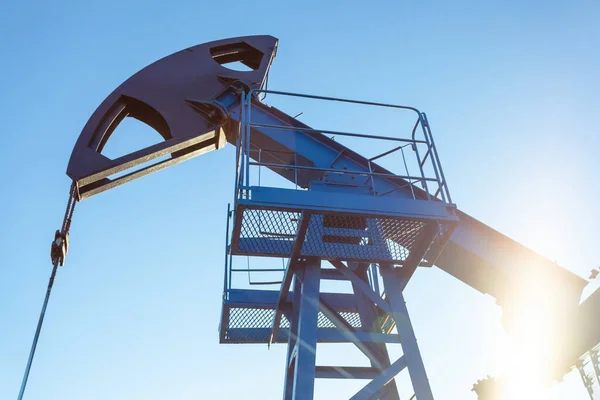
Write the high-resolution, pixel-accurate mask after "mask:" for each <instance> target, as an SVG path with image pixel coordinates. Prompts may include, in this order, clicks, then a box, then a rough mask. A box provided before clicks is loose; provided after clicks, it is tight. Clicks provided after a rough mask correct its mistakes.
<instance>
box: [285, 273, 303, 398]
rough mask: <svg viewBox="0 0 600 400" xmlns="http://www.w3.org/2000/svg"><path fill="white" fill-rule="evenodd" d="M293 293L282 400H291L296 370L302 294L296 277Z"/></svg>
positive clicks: (300, 285) (300, 284) (299, 282)
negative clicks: (295, 352) (299, 311)
mask: <svg viewBox="0 0 600 400" xmlns="http://www.w3.org/2000/svg"><path fill="white" fill-rule="evenodd" d="M293 285H294V291H293V295H292V296H293V297H292V298H293V304H292V312H291V313H290V315H291V318H290V333H289V336H288V348H287V358H286V360H285V368H286V374H285V383H284V387H283V400H291V399H292V395H293V392H294V372H295V370H296V355H295V354H294V351H295V349H296V343H297V338H298V310H299V307H300V296H301V294H302V282H301V281H300V279H298V276H295V277H294V283H293Z"/></svg>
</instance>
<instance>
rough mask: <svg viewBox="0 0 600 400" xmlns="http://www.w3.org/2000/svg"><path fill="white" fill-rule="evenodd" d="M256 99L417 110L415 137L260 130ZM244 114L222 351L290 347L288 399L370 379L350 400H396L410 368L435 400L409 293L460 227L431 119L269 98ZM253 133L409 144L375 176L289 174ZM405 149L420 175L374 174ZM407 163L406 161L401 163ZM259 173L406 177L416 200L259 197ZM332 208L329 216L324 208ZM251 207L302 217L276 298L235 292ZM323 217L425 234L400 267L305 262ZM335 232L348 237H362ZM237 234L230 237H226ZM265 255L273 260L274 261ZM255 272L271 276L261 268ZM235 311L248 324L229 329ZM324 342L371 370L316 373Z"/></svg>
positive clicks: (293, 193) (248, 104) (348, 260)
mask: <svg viewBox="0 0 600 400" xmlns="http://www.w3.org/2000/svg"><path fill="white" fill-rule="evenodd" d="M258 93H272V94H279V95H286V96H298V97H306V98H313V99H320V100H326V101H341V102H348V103H357V104H364V105H371V106H380V107H391V108H397V109H402V110H410V111H414V112H416V113H417V116H418V118H417V121H416V123H415V125H414V128H413V129H412V132H411V137H410V138H408V139H406V138H394V137H385V136H375V135H365V134H356V133H344V132H337V131H323V130H316V129H312V128H303V127H300V128H299V127H297V126H294V127H293V128H292V127H289V126H279V125H273V124H265V123H253V122H252V120H251V113H252V111H251V110H252V107H253V104H252V100H253V98H254V97H255V96H256V95H257V94H258ZM239 112H240V114H239V121H240V125H239V127H240V128H239V129H240V132H239V135H238V140H237V146H236V147H237V150H236V171H235V197H234V207H233V210H231V209H230V208H228V213H227V214H228V218H227V238H226V241H227V246H226V249H225V250H226V251H225V253H226V254H225V260H226V262H225V273H224V302H223V314H222V320H221V328H220V331H221V342H223V343H268V344H269V345H270V344H272V343H285V342H287V345H288V351H287V359H286V374H285V384H284V399H285V400H288V399H289V400H292V399H294V400H298V399H312V398H313V395H314V381H315V379H364V380H368V383H367V384H366V385H365V386H364V387H363V388H362V389H361V390H360V391H359V392H357V393H356V394H355V395H354V396H353V397H352V399H356V400H358V399H386V400H388V399H399V395H398V391H397V388H396V384H395V381H394V377H395V376H396V375H397V374H399V373H400V372H401V371H403V370H404V369H406V370H407V371H408V374H409V377H410V380H411V382H412V386H413V390H414V396H413V398H416V399H417V400H431V399H433V394H432V392H431V388H430V386H429V381H428V378H427V374H426V372H425V366H424V362H423V360H422V358H421V355H420V351H419V348H418V345H417V341H416V337H415V333H414V330H413V327H412V324H411V322H410V318H409V315H408V310H407V308H406V304H405V301H404V297H403V294H402V292H403V290H404V288H405V287H406V284H407V283H408V281H409V280H410V278H411V276H412V274H413V273H414V272H415V270H416V268H417V267H418V266H419V265H420V264H421V262H422V260H423V256H424V255H425V254H426V252H427V251H428V250H429V249H430V247H431V246H432V243H433V242H434V240H435V239H436V238H437V235H439V231H440V223H447V224H449V225H448V226H449V228H448V229H449V231H450V233H451V230H452V229H453V227H454V225H453V224H455V223H456V222H457V218H456V215H455V214H454V211H453V209H454V205H453V204H450V203H449V202H450V201H451V198H450V193H449V191H448V187H447V184H446V181H445V178H444V175H443V171H442V169H441V165H440V163H439V157H438V154H437V150H436V149H435V144H434V142H433V137H432V136H431V130H430V128H429V124H428V122H427V118H426V116H425V114H424V113H421V112H419V111H418V110H417V109H414V108H412V107H404V106H394V105H388V104H381V103H372V102H362V101H354V100H346V99H337V98H330V97H322V96H311V95H299V94H294V93H287V92H277V91H265V90H253V91H250V92H249V93H247V94H244V93H243V94H242V101H241V105H240V111H239ZM419 127H421V132H423V135H424V139H417V138H416V132H417V129H418V128H419ZM252 128H260V129H280V130H282V131H285V130H292V129H293V130H297V131H301V132H304V133H306V132H311V131H312V132H320V133H333V134H336V135H347V136H354V137H362V138H365V139H377V140H387V141H391V142H401V143H403V145H400V146H397V147H395V148H393V149H391V150H389V151H386V152H384V153H382V154H380V155H378V156H375V157H373V158H371V159H369V160H368V168H369V170H368V171H364V170H362V171H361V170H356V171H353V170H348V169H336V168H320V167H315V166H301V165H297V164H296V162H295V155H294V163H293V164H292V165H290V164H277V163H268V162H262V161H261V159H260V149H259V150H258V155H257V153H256V151H255V150H253V149H251V146H250V136H251V131H252ZM406 144H408V145H411V146H412V148H413V150H414V151H415V153H416V157H417V161H418V163H419V170H420V176H410V175H405V176H401V175H395V174H392V173H382V172H374V170H373V169H372V164H371V162H372V161H374V160H376V159H378V158H380V157H383V156H386V155H389V154H391V153H394V152H397V151H401V152H403V147H404V146H405V145H406ZM417 145H426V146H427V151H426V153H425V155H424V156H423V157H421V155H420V154H419V151H418V146H417ZM253 151H254V154H253ZM251 158H254V159H255V160H256V159H257V158H258V161H252V160H251ZM428 159H429V162H430V163H431V164H432V167H433V171H434V175H435V176H434V177H427V176H425V173H424V170H423V166H424V164H425V163H426V162H427V160H428ZM403 161H404V162H406V161H405V159H404V157H403ZM373 165H374V164H373ZM253 166H256V167H258V168H259V170H260V167H263V166H264V167H267V168H270V169H273V170H275V169H277V168H287V169H293V170H294V171H295V172H294V181H295V183H296V185H297V184H298V179H297V176H298V171H302V170H311V171H319V172H329V173H335V174H340V175H341V174H357V175H362V176H366V177H367V179H371V180H372V181H374V180H375V179H381V178H383V179H389V178H393V179H398V178H400V179H403V180H405V181H406V182H408V185H407V186H405V187H402V188H401V189H404V190H405V191H409V192H410V193H411V194H412V196H409V198H406V197H402V196H400V197H398V196H391V197H390V196H386V195H387V194H390V193H391V192H389V193H383V194H380V195H379V196H372V195H364V194H362V193H358V194H352V193H346V194H342V195H340V194H339V193H337V194H336V193H334V192H328V188H327V187H326V188H324V189H320V190H318V191H316V190H315V191H313V190H308V191H306V190H286V189H277V188H260V187H256V186H251V185H250V167H253ZM417 182H420V183H421V186H422V188H423V189H424V191H425V194H426V196H425V197H426V198H424V199H423V198H417V196H415V191H413V189H412V185H413V183H417ZM428 182H429V183H431V182H435V183H436V184H437V191H435V192H434V193H430V189H429V188H428V186H427V183H428ZM373 184H374V183H373ZM322 190H324V191H322ZM313 192H314V193H313ZM438 195H439V196H440V197H439V198H438ZM336 196H337V197H336ZM340 196H343V197H340ZM334 199H341V201H340V200H336V201H334ZM328 206H330V208H327V207H328ZM247 207H255V208H258V209H260V210H275V211H276V212H279V211H277V210H297V211H298V212H299V215H300V218H299V220H298V223H297V228H296V232H295V234H294V235H293V244H292V245H291V247H290V250H289V254H287V256H288V257H287V258H288V263H287V266H286V268H285V269H283V270H279V271H282V272H283V278H282V280H281V281H280V282H267V283H268V284H273V283H278V284H280V288H279V290H278V291H275V290H250V289H235V288H233V287H232V273H233V272H247V270H244V269H236V268H233V266H232V256H233V254H234V251H235V249H236V248H238V247H239V240H240V226H241V224H242V220H241V218H242V217H241V216H242V214H243V212H244V209H245V208H247ZM320 212H321V213H323V212H325V213H331V212H333V213H334V214H329V215H341V216H342V217H343V216H345V215H356V216H358V217H359V218H371V217H373V218H407V220H410V221H416V220H419V221H423V225H422V229H421V231H420V233H418V235H417V236H416V239H415V240H416V242H415V244H414V245H413V246H412V247H411V249H410V254H409V255H408V257H407V258H406V259H404V260H402V261H398V262H390V261H388V262H384V261H383V260H359V259H352V257H350V256H349V254H346V255H345V256H344V255H342V256H335V257H332V256H307V255H306V254H303V253H302V248H303V246H304V245H305V244H304V243H305V242H304V240H305V238H306V237H307V235H310V234H311V233H309V232H310V231H311V229H312V230H314V228H315V227H314V226H313V225H314V223H312V225H311V221H312V217H313V216H314V214H315V213H320ZM340 213H341V214H340ZM230 219H231V220H232V221H233V224H232V226H233V228H230ZM313 222H314V221H313ZM336 229H337V231H342V232H345V231H351V232H352V231H355V230H356V229H340V228H336ZM230 232H231V238H230V237H229V233H230ZM344 234H347V233H341V235H342V236H343V235H344ZM313 235H314V233H313ZM448 236H449V235H448ZM330 246H332V245H330ZM344 246H347V245H346V244H344V242H343V241H342V242H340V243H339V245H338V247H340V248H342V249H344ZM235 254H240V253H235ZM258 255H262V256H269V254H258ZM324 262H329V263H330V264H331V265H330V266H326V265H325V264H324ZM254 271H273V270H272V269H268V268H258V269H254ZM322 280H346V281H348V282H350V283H351V285H352V288H353V292H352V293H351V294H347V293H346V294H344V293H324V292H322V291H321V290H320V286H321V281H322ZM380 282H381V283H383V288H381V287H380ZM382 289H383V292H382ZM240 310H241V311H240ZM234 311H235V312H242V311H243V312H246V314H245V317H244V318H246V319H244V321H243V323H242V324H241V325H240V324H238V325H235V324H233V323H232V319H233V318H234V317H235V316H234ZM265 312H268V318H269V321H270V322H269V325H268V326H265V325H264V323H262V324H254V325H253V322H252V319H253V318H258V317H256V316H257V315H258V314H261V315H264V313H265ZM253 313H254V314H253ZM349 315H350V316H349ZM353 318H354V319H353ZM357 319H358V321H357ZM244 324H245V325H244ZM394 330H395V331H394ZM317 343H353V344H354V345H355V346H356V347H357V348H358V349H359V350H360V351H361V352H362V353H363V354H364V355H365V356H366V357H367V359H368V360H369V362H370V364H371V366H370V367H356V366H318V365H316V351H317ZM388 343H389V344H394V343H396V344H400V345H401V346H402V350H403V353H404V354H403V356H402V357H400V358H399V359H397V360H390V357H389V353H388V351H387V347H386V346H387V344H388Z"/></svg>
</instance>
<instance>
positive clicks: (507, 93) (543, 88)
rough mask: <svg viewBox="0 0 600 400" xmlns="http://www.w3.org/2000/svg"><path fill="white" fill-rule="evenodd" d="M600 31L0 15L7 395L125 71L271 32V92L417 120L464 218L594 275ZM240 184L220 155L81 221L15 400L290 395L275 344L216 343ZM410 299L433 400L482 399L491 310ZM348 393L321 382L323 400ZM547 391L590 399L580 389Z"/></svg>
mask: <svg viewBox="0 0 600 400" xmlns="http://www.w3.org/2000/svg"><path fill="white" fill-rule="evenodd" d="M524 3H528V4H524ZM598 21H600V3H598V2H595V1H570V2H564V1H534V2H521V1H471V2H465V1H452V2H450V1H447V2H431V1H420V2H416V1H402V2H393V1H390V2H386V3H384V2H381V3H378V2H363V1H361V2H352V1H351V2H347V1H345V2H325V1H320V2H312V1H303V2H293V3H292V2H289V3H286V2H277V1H273V2H270V3H265V2H258V1H257V2H252V1H244V2H198V1H173V2H165V1H129V2H122V1H119V2H117V1H103V2H81V1H63V2H54V3H52V2H41V1H38V2H16V1H14V2H8V3H5V4H3V6H2V12H0V37H2V39H1V40H0V52H1V54H2V62H1V63H0V88H1V89H2V93H1V94H0V107H1V108H0V109H1V110H2V116H3V121H2V122H3V124H2V130H3V135H2V136H1V137H0V143H1V147H0V148H1V149H2V158H1V159H0V163H1V164H0V165H1V168H0V179H1V181H2V196H1V198H0V204H1V207H2V210H3V212H2V213H1V214H0V215H1V217H0V226H1V227H2V228H3V231H4V232H3V234H2V240H1V241H0V253H1V254H2V255H3V257H2V258H3V261H2V262H1V263H0V271H1V272H2V274H1V278H0V398H1V399H11V398H15V397H16V395H17V392H18V388H19V384H20V380H21V377H22V373H23V369H24V366H25V361H26V356H27V353H28V351H29V346H30V342H31V339H32V334H33V331H34V328H35V323H36V321H37V317H38V313H39V309H40V306H41V302H42V299H43V294H44V290H45V288H46V284H47V279H48V275H49V272H50V262H49V243H50V240H51V238H52V235H53V233H54V230H55V229H56V228H58V227H59V224H60V222H61V218H62V213H63V210H64V205H65V200H66V195H67V191H68V187H69V180H68V178H67V177H66V175H65V173H64V171H65V169H66V165H67V161H68V157H69V155H70V152H71V149H72V146H73V144H74V143H75V140H76V138H77V136H78V134H79V132H80V130H81V128H82V127H83V125H84V123H85V122H86V121H87V119H88V117H89V116H90V114H91V113H92V112H93V110H94V109H95V108H96V107H97V106H98V105H99V103H100V102H101V101H102V100H103V99H104V98H105V97H106V95H108V94H109V93H110V92H111V91H112V90H113V89H114V88H115V87H116V86H117V85H119V84H120V83H121V82H122V81H123V80H125V79H126V78H128V77H129V76H130V75H131V74H133V73H134V72H136V71H137V70H139V69H140V68H142V67H144V66H146V65H147V64H149V63H151V62H153V61H155V60H157V59H158V58H160V57H163V56H165V55H168V54H171V53H173V52H175V51H178V50H180V49H182V48H185V47H189V46H192V45H195V44H198V43H203V42H207V41H210V40H215V39H220V38H226V37H233V36H239V35H246V34H270V35H273V36H276V37H278V38H279V39H280V43H279V52H278V56H277V59H276V61H275V63H274V66H273V69H272V73H271V80H270V87H271V88H274V89H275V88H276V89H281V90H288V91H299V92H307V93H316V94H324V95H334V96H340V97H350V98H361V99H368V100H379V101H384V102H393V103H400V104H410V105H414V106H417V107H419V108H420V109H422V110H424V111H426V112H427V113H428V116H429V119H430V122H431V124H432V126H433V129H434V135H435V137H436V142H437V145H438V149H439V151H440V153H441V157H442V163H443V165H444V168H445V172H446V176H447V178H448V180H449V182H450V189H451V191H452V194H453V199H454V200H455V202H456V203H457V204H458V206H459V207H460V208H461V209H462V210H464V211H466V212H468V213H470V214H471V215H473V216H475V217H477V218H479V219H481V220H482V221H484V222H485V223H487V224H488V225H491V226H493V227H494V228H496V229H498V230H500V231H501V232H503V233H505V234H507V235H509V236H511V237H512V238H514V239H516V240H518V241H520V242H521V243H523V244H525V245H527V246H529V247H531V248H532V249H534V250H536V251H538V252H540V253H542V254H543V255H545V256H547V257H549V258H551V259H553V260H557V261H558V262H559V263H560V264H561V265H563V266H564V267H565V268H567V269H569V270H571V271H573V272H575V273H577V274H579V275H581V276H587V274H588V271H589V270H590V269H591V268H592V267H595V266H597V265H598V263H599V262H600V260H599V257H598V255H597V248H598V242H597V241H598V226H599V225H600V211H599V208H598V205H597V200H596V199H597V198H598V197H599V195H600V190H599V189H598V185H597V180H598V178H597V175H596V173H597V171H598V170H600V161H599V160H598V156H597V154H598V151H599V150H600V132H599V128H598V123H599V122H600V121H599V119H600V117H599V116H600V114H599V113H598V110H599V109H600V91H599V89H600V78H599V74H598V71H600V52H599V51H598V48H599V47H600V24H598ZM231 188H232V148H228V149H226V150H223V151H221V152H215V153H211V154H208V155H206V156H202V157H200V158H198V159H194V160H193V161H190V162H187V163H185V164H183V165H179V166H176V167H174V168H171V169H169V170H166V171H162V172H160V173H158V174H155V175H152V176H150V177H146V178H144V179H142V180H139V181H136V182H134V183H132V184H130V185H127V186H124V187H120V188H118V189H115V190H113V191H111V192H108V193H104V194H102V195H99V196H97V197H94V198H92V199H90V200H86V201H84V202H83V203H81V204H79V206H78V209H77V210H76V215H75V221H74V224H73V228H72V232H71V233H72V237H71V251H70V253H69V256H68V259H67V266H66V267H64V268H62V269H61V270H60V271H59V275H58V277H57V281H56V284H55V288H54V293H53V297H52V298H51V302H50V306H49V309H48V313H47V316H46V323H45V326H44V330H43V332H42V337H41V340H40V343H39V346H38V353H37V357H36V360H35V363H34V366H33V370H32V374H31V378H30V384H29V387H28V391H27V396H26V397H27V399H31V400H34V399H60V400H69V399H86V400H87V399H111V400H117V399H208V398H224V399H242V398H243V399H272V398H279V397H280V395H281V387H282V382H283V365H284V358H285V356H284V352H285V348H284V346H275V348H274V349H271V350H267V348H266V346H245V347H244V346H225V345H219V344H218V335H217V326H218V321H219V313H220V299H221V288H222V265H223V260H222V256H223V254H222V252H223V244H224V243H223V242H224V233H225V226H224V222H225V221H224V213H225V209H226V203H227V202H228V201H229V200H230V196H231ZM595 287H596V286H594V285H592V288H595ZM590 290H591V289H589V290H587V291H586V293H589V292H590ZM406 299H407V303H408V306H409V310H410V311H411V313H412V314H411V315H412V319H413V322H414V325H415V329H416V331H417V335H418V339H419V344H420V346H421V350H422V354H423V357H424V359H425V362H426V365H427V368H428V373H429V377H430V381H431V383H432V386H433V390H434V392H435V394H436V395H437V398H439V399H441V400H444V399H450V400H453V399H457V400H462V399H474V398H475V395H474V394H473V393H470V392H469V390H470V388H471V385H472V384H473V382H474V381H476V380H477V379H479V378H481V377H483V376H485V375H486V374H488V373H491V374H493V373H496V372H498V370H499V369H500V367H499V364H500V361H499V360H500V359H501V354H499V353H501V351H500V350H499V349H501V346H500V345H499V343H502V342H503V340H504V341H505V338H503V333H502V327H501V325H500V310H499V309H498V308H497V307H496V305H495V303H494V299H492V298H491V297H489V296H484V295H481V294H479V293H478V292H476V291H475V290H473V289H471V288H469V287H467V286H465V285H464V284H461V283H460V282H458V281H457V280H455V279H454V278H452V277H450V276H448V275H446V274H444V273H443V272H441V271H440V270H437V269H433V270H425V271H419V273H418V274H417V275H416V276H415V278H414V280H413V281H412V282H411V284H410V285H409V287H408V289H407V293H406ZM342 353H343V352H342V351H340V356H343V355H344V354H342ZM347 394H349V392H348V387H346V386H345V385H344V384H343V383H342V382H337V383H336V382H327V383H319V384H318V385H317V398H318V399H329V398H341V397H344V396H346V395H347ZM548 396H549V397H550V396H553V397H552V398H555V399H564V400H567V399H569V400H572V399H580V398H581V399H583V398H585V393H584V391H583V388H582V387H581V384H580V383H579V377H578V376H577V375H575V374H571V375H569V376H568V377H567V378H566V381H565V382H564V383H562V384H561V385H558V386H557V387H556V388H554V389H553V390H552V394H549V395H548Z"/></svg>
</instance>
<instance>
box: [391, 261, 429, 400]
mask: <svg viewBox="0 0 600 400" xmlns="http://www.w3.org/2000/svg"><path fill="white" fill-rule="evenodd" d="M380 270H381V275H382V277H383V284H384V286H385V292H386V293H387V297H388V300H389V302H390V306H391V309H392V312H391V314H392V317H393V318H394V321H396V329H397V330H398V335H399V336H400V342H401V344H402V351H403V352H404V358H405V360H406V365H407V367H408V373H409V375H410V380H411V382H412V386H413V390H414V392H415V398H416V400H433V394H432V392H431V387H430V386H429V380H428V379H427V373H426V372H425V365H424V364H423V359H422V358H421V353H420V351H419V346H418V345H417V339H416V337H415V332H414V331H413V327H412V324H411V323H410V318H409V316H408V310H407V308H406V303H405V302H404V296H403V295H402V288H403V286H404V280H405V278H404V277H403V276H402V275H401V273H402V271H401V269H395V268H392V266H384V265H382V266H380Z"/></svg>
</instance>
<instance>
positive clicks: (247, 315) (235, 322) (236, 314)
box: [219, 289, 398, 344]
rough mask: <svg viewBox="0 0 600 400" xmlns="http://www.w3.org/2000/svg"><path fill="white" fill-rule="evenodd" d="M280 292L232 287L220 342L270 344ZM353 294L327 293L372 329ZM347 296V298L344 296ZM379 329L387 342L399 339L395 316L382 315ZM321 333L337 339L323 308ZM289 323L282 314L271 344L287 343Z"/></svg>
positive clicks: (357, 323)
mask: <svg viewBox="0 0 600 400" xmlns="http://www.w3.org/2000/svg"><path fill="white" fill-rule="evenodd" d="M278 296H279V292H278V291H274V290H235V289H233V290H230V291H229V293H228V298H227V299H226V301H225V302H224V303H223V310H222V320H221V325H220V327H219V332H220V333H219V341H220V343H231V344H251V343H263V344H267V343H269V341H270V339H271V333H272V328H273V322H274V320H275V308H276V306H277V298H278ZM350 296H352V295H340V294H334V293H330V294H325V298H326V301H327V302H328V304H334V305H335V311H336V312H337V313H338V314H339V315H340V316H341V317H342V318H343V319H344V320H345V321H346V322H347V324H348V326H350V327H352V328H354V329H355V330H363V331H369V330H371V329H372V328H370V327H366V326H363V324H362V323H361V318H360V313H359V311H358V308H357V307H356V306H353V307H349V305H351V304H353V303H352V302H348V301H347V300H348V297H350ZM345 297H346V298H345ZM377 325H378V327H379V329H378V332H377V333H381V334H385V335H386V339H387V341H388V342H390V343H393V342H398V339H397V337H395V335H389V333H390V332H391V331H392V329H393V328H394V326H395V322H394V320H393V318H386V316H382V317H381V318H380V320H379V321H378V324H377ZM318 330H319V333H318V336H319V337H320V338H321V341H323V342H336V341H345V340H336V335H335V334H336V332H337V327H336V325H335V323H334V322H332V321H331V320H330V319H329V318H328V317H327V316H326V314H324V313H323V312H322V311H320V312H319V314H318ZM289 332H290V322H289V320H288V318H287V317H286V316H285V315H283V316H282V318H281V321H280V322H279V330H278V334H277V337H275V338H273V340H272V341H271V342H272V343H287V341H288V339H289Z"/></svg>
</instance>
